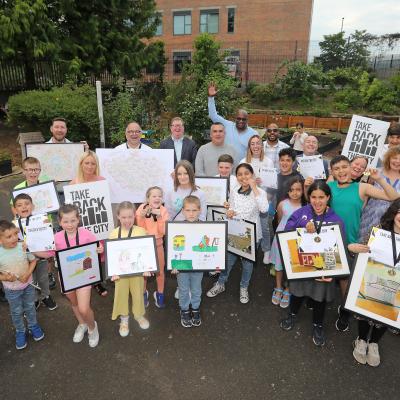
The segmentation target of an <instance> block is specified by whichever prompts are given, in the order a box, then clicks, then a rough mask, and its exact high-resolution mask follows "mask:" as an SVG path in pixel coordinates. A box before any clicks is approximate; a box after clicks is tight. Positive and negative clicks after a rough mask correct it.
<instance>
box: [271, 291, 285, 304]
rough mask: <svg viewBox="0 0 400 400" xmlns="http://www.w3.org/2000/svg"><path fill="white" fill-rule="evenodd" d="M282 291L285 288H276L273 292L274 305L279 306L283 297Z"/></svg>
mask: <svg viewBox="0 0 400 400" xmlns="http://www.w3.org/2000/svg"><path fill="white" fill-rule="evenodd" d="M282 293H283V289H280V288H274V291H273V292H272V299H271V301H272V304H273V305H274V306H278V305H279V304H280V302H281V299H282Z"/></svg>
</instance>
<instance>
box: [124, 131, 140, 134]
mask: <svg viewBox="0 0 400 400" xmlns="http://www.w3.org/2000/svg"><path fill="white" fill-rule="evenodd" d="M126 133H129V134H131V133H136V134H139V133H142V131H126Z"/></svg>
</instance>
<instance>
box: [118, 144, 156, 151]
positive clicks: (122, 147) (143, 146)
mask: <svg viewBox="0 0 400 400" xmlns="http://www.w3.org/2000/svg"><path fill="white" fill-rule="evenodd" d="M115 150H152V148H151V147H150V146H147V144H144V143H142V142H140V146H139V147H138V148H136V149H132V148H131V147H128V142H125V143H122V144H120V145H118V146H117V147H115Z"/></svg>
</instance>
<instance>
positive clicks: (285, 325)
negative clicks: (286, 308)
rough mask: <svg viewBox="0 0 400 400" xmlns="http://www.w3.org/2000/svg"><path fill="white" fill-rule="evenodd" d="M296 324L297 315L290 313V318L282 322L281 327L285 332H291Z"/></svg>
mask: <svg viewBox="0 0 400 400" xmlns="http://www.w3.org/2000/svg"><path fill="white" fill-rule="evenodd" d="M295 323H296V314H292V313H289V314H288V316H287V317H286V318H285V319H283V320H282V321H281V323H280V324H279V325H280V327H281V328H282V329H283V330H285V331H290V330H291V329H293V327H294V324H295Z"/></svg>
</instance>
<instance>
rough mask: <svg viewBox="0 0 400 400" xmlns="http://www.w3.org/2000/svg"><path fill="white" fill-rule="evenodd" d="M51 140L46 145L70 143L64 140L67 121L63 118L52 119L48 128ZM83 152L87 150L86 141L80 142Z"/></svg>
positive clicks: (66, 131)
mask: <svg viewBox="0 0 400 400" xmlns="http://www.w3.org/2000/svg"><path fill="white" fill-rule="evenodd" d="M50 132H51V138H50V140H48V141H47V142H46V143H55V144H57V143H72V142H71V141H70V140H68V139H67V138H66V136H67V133H68V128H67V121H66V120H65V118H61V117H57V118H54V119H53V121H52V122H51V126H50ZM80 143H82V144H83V146H84V149H85V151H87V150H89V145H88V144H87V142H86V140H81V141H80Z"/></svg>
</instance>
